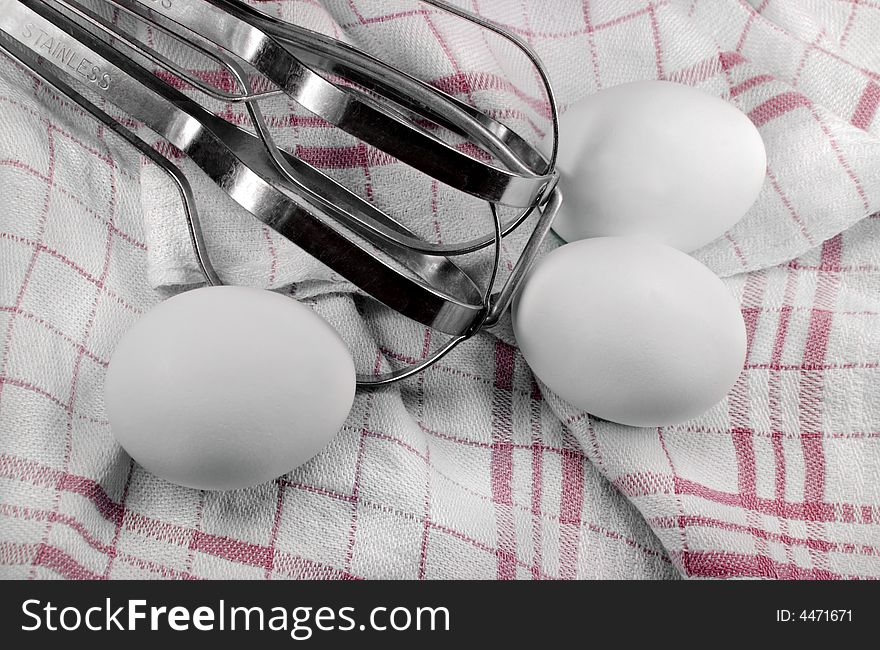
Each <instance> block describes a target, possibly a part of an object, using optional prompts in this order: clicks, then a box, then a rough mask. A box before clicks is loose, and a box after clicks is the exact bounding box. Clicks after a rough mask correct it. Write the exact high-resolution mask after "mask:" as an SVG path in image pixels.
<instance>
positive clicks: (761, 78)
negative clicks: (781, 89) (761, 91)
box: [730, 74, 775, 97]
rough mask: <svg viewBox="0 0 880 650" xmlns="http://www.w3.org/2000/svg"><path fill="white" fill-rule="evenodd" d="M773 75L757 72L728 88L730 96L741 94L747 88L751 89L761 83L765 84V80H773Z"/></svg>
mask: <svg viewBox="0 0 880 650" xmlns="http://www.w3.org/2000/svg"><path fill="white" fill-rule="evenodd" d="M774 79H775V77H774V76H773V75H770V74H759V75H756V76H754V77H751V78H749V79H746V80H745V81H743V82H740V83H738V84H737V85H735V86H734V87H733V88H731V89H730V96H731V97H736V96H737V95H742V94H743V93H744V92H746V91H747V90H751V89H752V88H755V87H757V86H760V85H761V84H765V83H767V82H770V81H773V80H774Z"/></svg>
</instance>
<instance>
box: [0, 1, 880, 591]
mask: <svg viewBox="0 0 880 650" xmlns="http://www.w3.org/2000/svg"><path fill="white" fill-rule="evenodd" d="M462 6H464V7H466V8H469V9H471V10H473V11H476V12H478V13H480V14H482V15H484V16H486V17H487V18H490V19H493V20H496V21H497V22H499V23H501V24H504V25H506V26H507V27H509V28H511V29H512V30H513V31H514V32H515V33H517V34H518V35H520V36H521V37H522V38H524V39H525V40H527V41H528V42H529V43H531V44H532V45H533V46H534V47H535V48H536V49H537V51H538V52H539V53H540V54H541V56H542V58H543V59H544V61H545V63H546V65H547V67H548V69H549V71H550V75H551V79H552V80H553V83H554V86H555V89H556V92H557V94H558V96H559V100H560V102H561V104H562V107H563V109H565V108H566V107H567V106H569V105H570V104H572V103H573V102H575V101H577V100H578V99H580V98H582V97H584V96H587V95H589V94H590V93H593V92H596V91H598V90H600V89H602V88H606V87H609V86H613V85H616V84H619V83H623V82H626V81H632V80H637V79H656V78H662V79H668V80H673V81H678V82H681V83H685V84H689V85H693V86H696V87H698V88H701V89H702V90H704V91H706V92H709V93H712V94H716V95H718V96H720V97H722V98H724V99H726V100H728V101H730V102H732V103H733V104H734V105H736V106H738V107H739V108H740V109H741V110H743V111H744V112H746V113H747V114H748V115H749V116H750V117H751V119H752V120H753V122H754V123H755V124H756V125H757V126H758V128H759V129H760V131H761V133H762V136H763V137H764V139H765V142H766V145H767V151H768V160H769V170H768V179H767V182H766V184H765V187H764V190H763V193H762V194H761V196H760V197H759V199H758V201H757V203H756V204H755V206H754V207H753V209H752V210H751V211H750V212H749V214H748V215H747V216H746V217H745V219H744V220H743V221H742V222H741V223H740V224H738V225H737V226H736V227H735V228H734V229H733V230H732V231H731V232H729V233H727V234H726V235H725V236H724V237H722V238H721V239H719V240H718V241H717V242H715V243H713V244H711V245H709V246H708V247H706V248H705V249H703V250H702V251H699V252H698V253H696V256H697V257H698V258H699V259H700V260H701V261H703V262H704V263H706V264H707V265H708V266H709V267H710V268H712V269H713V270H714V271H715V272H717V273H718V274H719V275H722V276H723V277H725V278H726V282H727V284H728V286H729V288H730V290H731V291H732V292H733V293H734V294H735V295H736V297H737V298H738V299H739V300H740V302H741V304H742V310H743V314H744V316H745V320H746V324H747V329H748V334H749V353H748V359H747V363H746V368H745V370H744V372H743V374H742V375H741V377H740V379H739V381H738V382H737V384H736V386H735V387H734V388H733V389H732V391H731V393H730V394H729V396H728V397H727V398H726V399H725V400H724V401H723V402H722V403H721V404H719V405H718V406H717V407H715V408H714V409H712V410H711V411H710V412H708V413H706V414H705V415H704V416H702V417H700V418H697V419H696V420H694V421H691V422H688V423H686V424H683V425H680V426H676V427H668V428H664V429H659V430H658V429H634V428H629V427H623V426H618V425H614V424H610V423H607V422H600V421H595V420H593V419H591V418H590V417H589V416H588V415H587V414H585V413H581V412H577V411H575V410H573V409H572V408H571V407H570V406H568V405H566V404H564V403H563V402H561V401H560V400H559V399H558V398H556V397H555V396H553V395H552V394H551V393H550V392H549V391H547V390H546V389H544V388H543V387H542V386H541V385H540V384H539V383H538V382H536V380H535V379H534V377H533V376H532V374H531V373H530V371H529V369H528V366H527V365H526V363H525V361H524V360H523V358H522V357H521V355H520V354H519V353H518V351H517V349H516V342H515V340H514V338H513V336H512V333H511V331H510V328H509V324H508V323H502V326H501V328H500V329H499V330H498V332H496V333H495V334H494V335H490V334H483V335H480V336H478V337H477V338H476V339H474V340H473V341H471V342H470V343H468V344H467V345H465V346H463V347H462V348H460V349H459V350H458V351H456V352H455V353H453V354H452V355H451V356H449V357H448V358H446V359H445V360H443V361H442V362H441V363H440V364H438V365H437V366H436V367H435V368H433V369H431V370H430V371H428V372H426V373H424V374H423V375H421V376H420V377H418V378H417V379H414V380H411V381H408V382H406V383H404V384H402V385H400V386H397V387H395V388H391V389H387V390H383V391H378V392H370V393H362V394H360V395H359V396H358V397H357V399H356V402H355V406H354V408H353V410H352V413H351V416H350V418H349V420H348V422H347V424H346V426H345V427H344V428H343V430H342V431H340V432H339V434H338V435H337V436H336V437H335V438H334V440H333V442H332V444H331V445H330V447H329V448H328V449H327V450H325V451H324V452H323V453H321V454H320V455H319V456H318V457H316V458H315V459H314V460H312V461H311V462H309V463H308V464H307V465H305V466H304V467H302V468H300V469H298V470H296V471H294V472H292V473H290V474H289V475H287V476H284V477H281V478H280V479H278V480H277V481H274V482H272V483H268V484H265V485H262V486H259V487H256V488H253V489H249V490H241V491H236V492H229V493H205V492H198V491H195V490H189V489H184V488H180V487H177V486H174V485H170V484H168V483H166V482H163V481H162V480H160V479H158V478H156V477H154V476H153V475H151V474H149V473H148V472H146V471H145V470H143V469H142V468H140V467H139V466H138V465H136V464H135V463H133V462H132V461H131V459H130V458H129V457H128V456H127V455H126V454H125V453H124V452H123V451H122V450H121V449H120V448H119V446H118V445H117V444H116V443H115V442H114V440H113V438H112V436H111V434H110V430H109V425H108V423H107V421H106V414H105V411H104V405H103V400H102V385H103V378H104V374H105V372H106V367H107V363H108V360H109V358H110V355H111V354H112V351H113V349H114V346H115V344H116V342H118V340H119V339H120V338H121V337H122V335H123V334H124V332H125V331H126V329H127V327H129V326H130V325H131V324H132V323H133V322H134V321H135V320H136V319H137V318H138V316H139V315H140V314H142V313H143V312H144V311H145V310H147V309H149V308H150V307H151V306H152V305H154V304H156V303H157V302H158V301H159V300H161V299H162V298H163V297H165V296H167V295H169V294H170V293H171V292H174V291H179V290H181V288H182V287H185V286H187V285H192V284H194V283H197V282H199V281H200V278H199V276H198V271H197V267H196V266H195V263H194V260H193V257H192V252H191V251H190V249H189V245H188V240H187V238H186V233H185V230H184V229H183V228H182V222H181V218H180V216H181V213H180V206H179V201H178V200H177V199H176V197H175V195H174V193H173V190H172V189H171V187H170V185H169V183H168V181H167V179H165V178H164V176H163V175H162V173H161V172H158V171H157V170H156V169H155V168H154V167H152V166H151V165H149V164H147V163H145V162H144V161H143V160H142V159H141V157H140V156H139V155H138V154H136V153H135V152H133V151H132V150H131V149H130V148H129V147H128V146H127V145H125V144H123V143H122V142H121V141H119V140H118V139H117V138H115V137H113V136H112V135H109V134H107V133H106V130H105V129H102V128H100V127H99V126H98V125H97V124H96V123H95V122H94V121H92V120H90V119H89V118H88V117H86V116H84V115H83V114H82V111H80V110H79V109H78V108H76V107H75V106H73V105H71V102H69V101H68V100H66V99H65V98H64V97H62V96H59V95H58V94H57V93H56V92H55V91H54V90H52V89H51V88H49V87H46V86H45V85H43V84H41V83H39V82H36V81H35V80H34V79H33V78H32V77H31V76H30V75H29V74H28V73H27V72H25V71H24V70H22V69H20V68H19V67H18V66H16V65H14V64H13V63H11V62H9V61H7V60H6V59H0V102H2V104H3V110H2V111H0V195H2V198H3V202H2V208H0V517H2V525H0V575H2V576H5V577H28V578H49V577H59V576H60V577H68V578H89V577H95V578H123V577H156V578H202V577H214V578H219V577H241V578H284V577H294V578H413V579H415V578H428V579H431V578H502V579H507V578H538V579H540V578H598V577H617V578H673V577H678V576H682V575H684V576H695V577H767V578H851V577H864V578H868V577H878V576H880V557H878V553H880V433H878V432H880V336H878V335H880V221H878V219H877V218H876V217H872V216H871V215H872V214H874V213H875V212H877V211H878V210H880V116H878V115H877V113H878V110H877V109H878V104H880V50H878V48H877V47H876V43H877V42H878V39H880V6H875V5H873V4H871V3H868V2H855V1H852V2H850V1H845V2H835V1H828V0H812V1H810V0H762V1H761V2H758V1H757V0H755V1H753V2H751V3H747V2H740V1H737V0H681V1H671V0H670V1H668V2H664V1H662V0H657V1H654V2H645V1H644V0H641V1H624V0H607V1H602V0H592V1H590V0H583V1H582V0H548V1H547V2H528V1H525V0H523V1H518V0H469V1H468V2H465V3H462ZM259 8H260V9H261V10H262V11H266V12H269V13H273V14H275V15H279V16H281V17H285V18H287V19H291V20H295V21H296V22H298V23H301V24H304V25H307V26H309V27H312V28H315V29H320V30H322V31H324V32H326V33H328V34H331V35H335V36H337V37H339V38H343V39H345V40H347V41H349V42H351V43H354V44H356V45H358V46H360V47H364V48H367V49H369V50H370V51H371V52H374V53H376V54H379V55H381V56H382V57H383V58H385V59H386V60H389V61H392V62H394V63H395V64H400V65H403V66H405V67H407V69H410V70H412V71H414V72H418V73H419V74H420V75H421V76H423V77H424V78H426V79H429V80H430V81H432V82H434V83H436V84H437V85H438V86H440V87H441V88H444V89H445V90H447V91H448V92H452V93H454V94H456V95H458V96H460V97H462V98H463V99H465V100H468V101H471V102H473V103H475V104H476V105H478V106H480V107H481V108H484V109H485V110H490V111H491V112H492V113H493V115H495V116H496V117H498V119H502V120H504V121H505V122H508V123H510V124H511V126H514V127H515V128H517V130H518V131H520V132H521V133H523V135H524V136H526V137H528V138H529V139H531V140H532V141H535V142H537V141H539V140H540V139H541V137H542V136H543V135H544V134H545V132H546V130H547V112H546V102H545V99H544V98H543V96H542V95H541V93H540V87H539V86H538V84H537V82H536V79H535V77H534V74H533V73H531V72H530V71H529V69H528V66H527V65H526V64H525V61H523V60H521V58H517V57H516V56H515V52H514V51H513V50H512V49H511V48H510V47H509V46H506V45H504V44H503V43H501V42H499V41H497V40H493V39H492V38H490V37H488V36H486V35H485V34H484V33H481V32H479V31H476V30H474V29H473V28H471V27H468V26H467V25H466V24H463V23H461V21H457V20H454V19H451V18H449V17H446V16H443V15H441V14H438V13H437V12H435V11H434V10H430V9H428V8H427V7H425V6H420V5H418V4H417V3H415V2H388V1H386V0H382V1H380V0H351V1H348V0H325V1H324V2H323V3H321V4H317V3H314V2H297V1H293V2H279V3H275V2H260V3H259ZM213 74H214V73H213V72H209V71H205V73H204V76H205V77H211V76H212V75H213ZM108 110H111V111H112V109H108ZM223 110H224V111H225V112H224V113H223V114H224V116H225V117H227V118H228V119H231V120H233V121H237V122H239V123H242V124H244V117H243V114H242V113H241V112H240V110H239V109H235V108H230V107H224V108H223ZM265 110H266V114H267V118H268V121H269V123H270V125H271V126H272V129H273V133H274V134H275V136H276V138H277V139H278V141H279V142H280V143H281V144H283V145H284V146H287V147H289V148H291V149H292V150H294V151H295V152H296V153H297V154H298V155H300V156H301V157H303V158H305V159H307V160H309V161H310V162H311V163H312V164H315V165H316V166H318V167H319V168H321V169H322V170H325V171H327V173H330V174H332V175H333V176H334V177H336V178H338V179H339V180H340V181H341V182H343V183H345V184H346V186H347V187H349V188H350V189H352V191H355V192H358V193H360V194H362V195H363V196H365V197H367V198H368V199H370V200H372V201H374V202H375V203H376V204H377V205H379V206H381V207H383V208H387V209H389V210H394V211H395V214H396V215H398V216H400V217H401V218H403V219H406V220H407V223H408V225H411V226H412V227H414V228H416V229H418V230H419V232H420V234H422V235H423V236H425V237H430V238H433V239H434V240H437V241H443V242H450V241H456V240H461V239H464V238H467V237H469V236H473V233H474V231H475V230H479V231H481V232H482V231H484V230H485V229H486V228H487V227H488V225H489V222H488V216H487V213H486V210H485V207H482V206H480V204H479V203H478V202H474V201H471V200H467V199H464V198H462V197H461V196H459V195H457V194H456V193H455V192H453V191H451V190H449V189H448V188H444V187H443V186H440V185H438V184H437V183H433V182H432V181H430V179H425V178H424V177H420V176H419V175H418V174H414V173H413V172H412V171H411V170H409V169H406V168H405V167H404V166H403V165H401V164H399V163H396V162H395V161H393V160H392V159H389V158H387V157H386V156H383V155H382V154H379V153H377V152H376V151H375V150H373V149H371V148H370V147H368V146H365V145H363V144H362V143H359V142H357V141H356V140H354V139H353V138H350V137H349V136H346V135H345V134H342V133H340V132H338V130H335V129H332V128H329V127H328V126H327V125H326V124H324V123H323V122H321V121H320V120H318V119H316V118H314V117H313V116H310V115H309V114H308V113H306V112H304V111H303V110H302V109H300V108H298V107H296V106H295V105H293V104H292V103H291V102H288V101H286V100H276V101H274V102H269V103H268V105H267V107H266V109H265ZM142 133H143V131H142ZM146 137H148V138H149V137H150V136H149V135H147V136H146ZM156 141H157V142H158V138H156ZM166 151H167V149H166ZM179 162H180V164H181V165H182V166H183V168H184V169H186V170H187V172H188V174H189V175H190V177H192V179H193V181H194V184H196V186H197V189H198V190H199V200H200V207H201V213H202V220H203V222H204V227H205V232H206V238H207V240H208V246H209V250H210V251H211V254H212V258H213V259H214V263H215V265H216V266H217V267H218V270H219V271H220V273H221V275H222V276H223V277H224V279H226V280H227V281H230V282H235V283H240V284H249V285H252V286H262V287H266V288H272V289H276V290H280V291H284V292H286V293H289V294H290V295H292V296H293V297H295V298H297V299H300V300H303V301H305V302H307V303H308V304H310V305H311V306H313V307H314V308H315V309H316V310H318V311H319V312H320V313H321V314H322V315H324V316H325V317H327V318H328V320H330V322H331V323H332V324H333V325H334V326H335V327H337V328H338V329H339V330H340V332H341V333H342V334H343V337H344V338H345V339H346V341H347V342H348V343H349V344H350V346H351V347H352V350H353V354H354V355H355V357H356V359H358V362H357V363H358V364H359V365H360V366H361V367H366V368H372V367H380V368H382V367H385V368H387V367H389V365H388V364H391V363H394V364H396V363H401V362H411V361H413V360H417V359H419V358H423V357H424V356H425V355H427V354H428V353H429V352H430V351H431V350H433V349H436V346H437V345H439V342H440V338H441V337H440V336H439V335H436V334H434V333H432V332H430V331H429V330H426V329H425V328H424V327H421V326H419V325H416V324H414V323H411V322H408V321H406V320H405V319H402V318H400V317H398V316H396V315H394V314H391V313H388V311H387V310H384V309H382V308H378V307H376V306H374V305H372V304H371V303H369V302H364V301H363V300H360V299H357V300H356V299H354V298H353V297H352V294H351V292H352V287H351V286H350V285H349V284H348V283H346V282H343V281H341V279H340V278H339V277H338V276H337V275H336V274H334V273H332V272H330V271H329V270H328V269H326V268H324V267H322V266H321V265H319V264H317V263H316V262H314V261H313V260H311V259H310V258H308V257H307V256H305V255H304V254H303V253H302V252H300V251H299V250H298V249H297V248H296V247H294V246H292V245H291V244H290V243H289V242H286V241H284V240H283V239H282V238H280V237H279V236H278V235H276V234H275V233H273V232H271V231H270V230H268V229H267V228H265V227H262V226H261V225H259V224H258V223H257V222H256V221H255V220H254V219H253V218H252V217H250V216H249V215H248V214H247V213H245V212H243V211H242V210H240V209H238V208H236V207H235V206H234V205H232V204H231V202H229V201H228V200H226V199H225V198H224V197H222V196H220V195H219V193H218V192H216V191H212V188H211V187H210V184H209V183H206V182H204V180H203V179H202V180H199V172H198V171H196V170H195V169H194V167H193V166H192V165H191V164H189V161H186V160H180V161H179ZM481 207H482V209H481ZM522 237H523V235H518V236H515V237H513V238H511V239H510V241H509V242H507V244H506V245H505V250H504V264H503V270H504V271H507V270H509V268H510V265H512V264H514V263H515V262H516V257H517V253H518V247H519V246H521V244H522ZM557 244H558V242H555V241H551V242H549V244H548V246H553V245H557ZM484 263H485V260H482V261H481V260H479V259H478V260H477V261H476V262H475V263H474V264H475V268H477V269H479V267H480V265H481V264H484Z"/></svg>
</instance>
